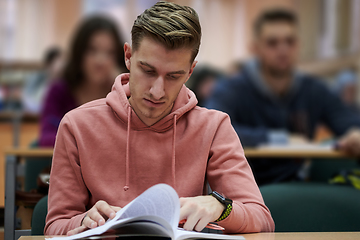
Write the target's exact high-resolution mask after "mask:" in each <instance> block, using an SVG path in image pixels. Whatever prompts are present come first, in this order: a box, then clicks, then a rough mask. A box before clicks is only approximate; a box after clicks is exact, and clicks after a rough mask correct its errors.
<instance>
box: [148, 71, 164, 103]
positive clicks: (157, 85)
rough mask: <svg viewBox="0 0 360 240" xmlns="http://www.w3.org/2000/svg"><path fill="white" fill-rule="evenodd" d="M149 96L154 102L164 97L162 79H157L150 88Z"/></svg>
mask: <svg viewBox="0 0 360 240" xmlns="http://www.w3.org/2000/svg"><path fill="white" fill-rule="evenodd" d="M150 94H151V95H152V97H153V98H154V100H160V99H161V98H162V97H164V95H165V89H164V78H162V77H158V78H157V79H156V80H155V81H154V82H153V84H152V86H151V88H150Z"/></svg>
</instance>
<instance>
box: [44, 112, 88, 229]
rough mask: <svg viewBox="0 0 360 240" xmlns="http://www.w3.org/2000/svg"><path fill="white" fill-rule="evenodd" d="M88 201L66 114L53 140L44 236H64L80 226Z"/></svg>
mask: <svg viewBox="0 0 360 240" xmlns="http://www.w3.org/2000/svg"><path fill="white" fill-rule="evenodd" d="M88 201H89V195H88V190H87V188H86V185H85V183H84V181H83V178H82V174H81V167H80V162H79V155H78V149H77V144H76V140H75V138H74V135H73V130H72V127H71V123H70V119H69V117H68V116H67V115H65V117H64V118H63V120H62V121H61V123H60V126H59V130H58V135H57V137H56V142H55V148H54V155H53V160H52V168H51V174H50V188H49V196H48V214H47V217H46V225H45V230H44V233H45V235H65V234H67V232H68V231H69V230H72V229H74V228H76V227H79V226H80V223H81V221H82V219H83V218H84V216H85V214H86V213H85V212H86V210H87V209H86V205H87V203H88Z"/></svg>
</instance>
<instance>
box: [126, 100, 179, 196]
mask: <svg viewBox="0 0 360 240" xmlns="http://www.w3.org/2000/svg"><path fill="white" fill-rule="evenodd" d="M128 109H129V110H128V122H127V133H126V156H125V186H124V191H127V190H129V154H130V122H131V107H129V108H128ZM175 144H176V115H174V127H173V141H172V155H171V174H172V177H173V182H174V188H175V183H176V178H175V163H176V161H175V149H176V147H175Z"/></svg>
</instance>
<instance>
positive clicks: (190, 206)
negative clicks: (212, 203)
mask: <svg viewBox="0 0 360 240" xmlns="http://www.w3.org/2000/svg"><path fill="white" fill-rule="evenodd" d="M180 206H181V207H180V219H186V222H185V224H184V226H183V228H184V229H185V230H189V231H190V230H196V231H199V232H200V231H202V230H203V229H204V228H205V227H206V225H207V224H208V223H209V222H210V221H211V220H212V219H211V214H210V212H209V211H208V210H207V209H206V207H204V206H202V205H201V204H199V203H197V202H196V201H194V199H192V198H183V199H181V198H180Z"/></svg>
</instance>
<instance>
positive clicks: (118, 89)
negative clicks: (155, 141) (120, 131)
mask: <svg viewBox="0 0 360 240" xmlns="http://www.w3.org/2000/svg"><path fill="white" fill-rule="evenodd" d="M129 76H130V74H129V73H124V74H121V75H119V76H117V77H116V79H115V82H114V85H113V86H112V90H111V92H110V93H109V94H108V95H107V96H106V103H107V105H109V106H110V107H111V109H112V110H113V111H114V113H115V114H116V115H117V117H118V118H119V119H120V120H121V121H122V122H124V123H126V124H127V123H128V118H129V108H131V105H130V103H129V100H128V98H129V97H130V88H129ZM197 103H198V101H197V99H196V96H195V94H194V93H193V92H192V91H191V90H190V89H188V88H187V87H186V86H185V85H183V86H182V88H181V90H180V92H179V95H178V96H177V98H176V100H175V103H174V106H173V108H172V110H171V112H170V113H169V114H168V115H167V116H165V117H164V118H162V119H161V120H160V121H158V122H157V123H155V124H154V125H152V126H147V125H146V124H144V123H143V122H142V121H141V120H140V119H139V118H138V116H137V115H136V113H135V112H134V110H132V108H131V111H130V114H131V116H130V118H131V123H130V125H131V128H132V129H136V130H152V131H156V132H164V131H167V130H169V129H171V128H172V127H173V125H174V124H173V119H174V116H176V121H178V120H179V119H180V118H181V116H182V115H184V114H185V113H186V112H188V111H190V110H191V109H193V108H194V107H195V106H196V104H197Z"/></svg>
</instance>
